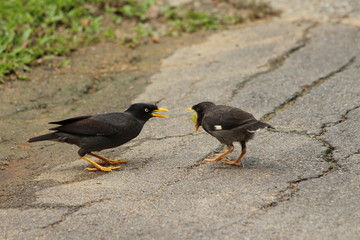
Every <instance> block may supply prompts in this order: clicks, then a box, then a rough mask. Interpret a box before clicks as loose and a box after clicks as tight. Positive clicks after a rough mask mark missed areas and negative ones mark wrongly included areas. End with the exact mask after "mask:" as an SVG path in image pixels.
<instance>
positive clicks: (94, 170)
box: [86, 166, 121, 172]
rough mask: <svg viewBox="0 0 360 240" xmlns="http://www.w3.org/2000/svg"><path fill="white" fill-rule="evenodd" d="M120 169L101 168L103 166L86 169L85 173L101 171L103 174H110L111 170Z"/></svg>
mask: <svg viewBox="0 0 360 240" xmlns="http://www.w3.org/2000/svg"><path fill="white" fill-rule="evenodd" d="M120 168H121V167H103V166H99V168H98V167H96V168H86V170H87V171H89V172H96V171H103V172H111V171H112V170H115V169H120Z"/></svg>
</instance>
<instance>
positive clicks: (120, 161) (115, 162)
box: [97, 159, 127, 165]
mask: <svg viewBox="0 0 360 240" xmlns="http://www.w3.org/2000/svg"><path fill="white" fill-rule="evenodd" d="M120 163H127V161H122V160H121V159H119V160H110V159H109V160H108V161H106V162H105V161H104V162H97V164H99V165H105V164H109V165H117V164H120Z"/></svg>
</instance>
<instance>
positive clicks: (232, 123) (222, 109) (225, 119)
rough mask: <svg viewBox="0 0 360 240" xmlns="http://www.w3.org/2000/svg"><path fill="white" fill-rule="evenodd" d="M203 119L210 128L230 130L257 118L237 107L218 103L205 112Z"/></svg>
mask: <svg viewBox="0 0 360 240" xmlns="http://www.w3.org/2000/svg"><path fill="white" fill-rule="evenodd" d="M203 121H205V122H206V125H208V126H209V127H210V129H211V130H230V129H233V128H236V127H239V126H242V125H247V124H249V123H251V122H256V121H257V120H256V119H255V118H254V116H253V115H252V114H251V113H248V112H245V111H243V110H241V109H239V108H235V107H230V106H223V105H218V106H216V107H215V108H212V109H211V110H209V111H208V112H206V114H205V116H204V119H203Z"/></svg>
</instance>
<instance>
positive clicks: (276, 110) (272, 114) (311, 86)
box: [260, 56, 356, 122]
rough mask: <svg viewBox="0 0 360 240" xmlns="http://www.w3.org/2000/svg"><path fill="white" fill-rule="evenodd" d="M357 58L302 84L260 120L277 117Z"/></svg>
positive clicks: (346, 67) (354, 57)
mask: <svg viewBox="0 0 360 240" xmlns="http://www.w3.org/2000/svg"><path fill="white" fill-rule="evenodd" d="M355 59H356V56H353V57H351V58H350V59H349V61H348V62H346V63H345V64H344V65H342V66H341V67H340V68H338V69H336V70H335V71H332V72H330V73H329V74H327V75H326V76H324V77H321V78H319V79H317V80H315V81H314V82H312V83H311V84H309V85H305V86H302V87H301V90H300V91H298V92H296V93H295V94H293V96H292V97H291V98H289V99H288V100H286V101H285V102H283V103H281V104H280V105H279V106H277V107H275V108H274V110H273V111H272V112H270V113H267V114H265V115H264V116H263V117H261V118H260V120H261V121H265V122H266V121H269V120H270V119H272V118H273V117H275V116H276V115H277V114H278V113H280V112H282V111H284V110H285V109H287V108H288V107H290V106H292V105H293V104H295V102H296V101H297V100H298V99H299V98H301V97H303V96H305V95H306V94H308V93H310V92H311V90H312V89H314V88H316V87H318V86H320V85H321V84H323V83H324V82H325V81H326V80H328V79H330V78H331V77H333V76H335V75H336V74H338V73H341V72H343V71H345V70H346V69H348V67H349V66H351V65H352V64H353V63H354V62H355Z"/></svg>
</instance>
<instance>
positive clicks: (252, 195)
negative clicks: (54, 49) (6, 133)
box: [0, 0, 360, 239]
mask: <svg viewBox="0 0 360 240" xmlns="http://www.w3.org/2000/svg"><path fill="white" fill-rule="evenodd" d="M269 2H271V3H272V4H273V6H274V7H275V8H281V9H282V10H283V11H284V12H283V14H282V16H281V17H280V18H278V19H273V20H271V21H263V22H260V23H255V24H251V25H247V26H242V27H239V28H236V29H232V30H228V31H223V32H219V33H215V34H213V35H211V36H210V37H208V38H207V39H206V40H205V41H203V42H202V43H198V44H193V45H191V46H187V47H184V48H181V49H179V50H177V51H176V52H175V53H174V54H172V55H171V56H169V57H167V58H165V59H163V60H162V62H161V68H160V69H159V71H158V72H157V73H156V74H154V75H153V76H152V77H151V79H150V84H149V85H148V86H146V88H145V90H144V91H143V92H142V93H141V94H139V95H138V96H137V97H136V99H134V100H133V102H144V101H145V102H151V101H158V100H159V99H161V100H160V102H159V106H161V107H166V108H168V109H170V110H171V112H170V113H169V114H168V115H169V116H170V117H171V118H169V119H156V120H154V119H153V120H151V121H150V122H149V123H148V124H147V125H146V126H145V128H144V130H143V132H142V133H141V135H140V136H139V138H138V139H136V140H134V141H132V142H130V143H128V144H126V145H124V146H122V147H119V148H116V149H113V150H107V151H104V155H106V156H109V157H111V158H118V157H120V156H121V157H122V158H124V159H127V160H129V163H128V164H127V165H125V166H123V167H122V169H121V170H120V171H113V172H111V173H109V174H102V175H98V176H96V177H94V178H92V179H88V180H84V181H73V179H75V178H76V175H77V174H78V173H79V171H81V169H82V168H84V167H85V166H86V162H84V161H83V160H77V159H76V158H75V154H74V158H73V159H71V160H69V161H68V163H64V164H63V165H59V166H57V167H55V168H52V169H50V170H48V171H46V172H44V173H42V174H40V175H39V176H37V179H36V181H44V180H51V181H54V182H57V183H58V184H57V185H56V186H52V187H49V188H44V189H40V190H38V191H36V192H35V193H34V194H35V199H34V200H33V201H32V202H31V203H29V204H27V205H26V206H22V207H18V208H3V209H0V217H1V218H2V219H6V221H4V223H3V224H1V226H0V238H1V239H84V238H87V239H359V238H360V203H359V198H360V184H359V183H360V165H359V163H360V140H359V139H360V138H359V136H360V126H359V119H360V81H359V72H360V41H359V39H360V28H359V27H360V3H358V1H355V0H354V1H351V0H347V1H336V0H331V1H330V0H329V1H316V3H314V1H300V0H299V1H294V2H293V3H288V2H289V1H281V0H273V1H269ZM339 6H341V7H339ZM309 9H310V10H309ZM100 94H101V93H100ZM105 96H106V95H105ZM204 100H211V101H214V102H216V103H219V104H229V105H232V106H237V107H241V108H242V109H244V110H247V111H249V112H251V113H253V114H254V115H255V116H256V117H257V118H259V119H263V120H264V121H267V122H269V123H270V124H271V125H273V126H274V127H275V128H276V129H275V130H273V131H263V132H260V133H257V135H256V137H255V139H254V140H252V141H250V142H249V144H248V153H247V155H245V158H244V161H243V162H244V164H245V167H244V168H237V167H234V166H229V165H225V164H224V163H222V162H218V163H204V162H202V160H203V159H204V158H205V157H206V156H209V155H212V154H214V153H216V152H218V151H220V150H221V147H220V145H219V143H218V142H217V141H216V139H214V138H212V137H210V136H209V135H207V134H206V133H205V132H204V131H203V130H200V131H199V132H198V133H194V132H193V124H192V122H191V121H190V116H189V113H188V112H186V111H185V109H186V108H187V107H191V106H192V105H193V104H195V103H198V102H200V101H204ZM108 104H109V106H110V105H111V103H108ZM103 105H104V106H105V107H106V103H103ZM26 134H31V133H26ZM43 146H46V143H44V145H43ZM50 147H53V146H52V145H51V146H50ZM56 147H58V148H59V149H60V150H58V152H57V153H56V154H59V155H56V154H55V153H54V155H53V157H54V156H55V157H59V156H60V155H61V154H60V153H61V151H64V149H69V146H63V145H61V147H60V146H59V145H56ZM33 148H34V147H33ZM74 149H75V148H74ZM235 149H236V151H235V153H233V154H232V155H231V157H232V158H235V157H236V155H237V154H239V146H236V148H235ZM44 151H46V150H45V149H42V148H40V147H38V148H37V149H36V153H33V154H36V155H41V154H45V153H44ZM89 174H92V173H89Z"/></svg>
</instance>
